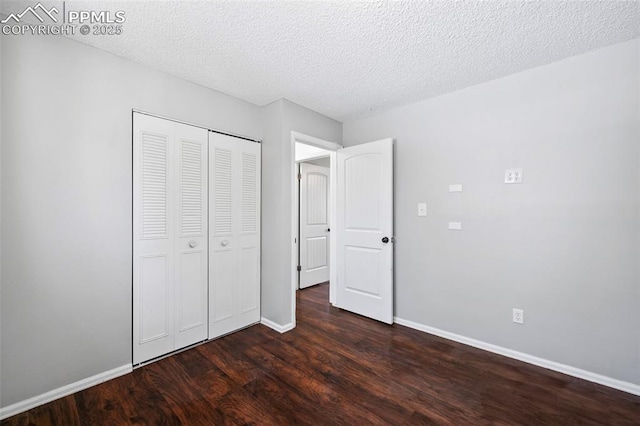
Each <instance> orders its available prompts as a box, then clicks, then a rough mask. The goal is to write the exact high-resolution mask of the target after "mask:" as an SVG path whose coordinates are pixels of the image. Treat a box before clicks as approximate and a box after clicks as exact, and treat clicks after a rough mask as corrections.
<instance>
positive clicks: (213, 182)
mask: <svg viewBox="0 0 640 426" xmlns="http://www.w3.org/2000/svg"><path fill="white" fill-rule="evenodd" d="M259 320H260V144H259V143H255V142H254V141H248V140H245V139H241V138H238V137H233V136H228V135H223V134H220V133H216V132H213V131H209V130H207V129H204V128H201V127H197V126H191V125H187V124H183V123H179V122H176V121H171V120H167V119H163V118H158V117H154V116H151V115H147V114H144V113H138V112H134V114H133V364H134V365H136V364H140V363H143V362H146V361H149V360H151V359H153V358H156V357H159V356H162V355H165V354H167V353H170V352H173V351H175V350H178V349H181V348H184V347H187V346H190V345H192V344H194V343H198V342H201V341H204V340H207V339H210V338H215V337H219V336H221V335H223V334H227V333H230V332H232V331H235V330H237V329H240V328H243V327H246V326H248V325H251V324H254V323H256V322H258V321H259Z"/></svg>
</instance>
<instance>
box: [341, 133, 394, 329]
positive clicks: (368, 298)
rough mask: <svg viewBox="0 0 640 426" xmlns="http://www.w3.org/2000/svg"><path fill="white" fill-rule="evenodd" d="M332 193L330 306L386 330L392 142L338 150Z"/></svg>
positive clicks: (389, 286)
mask: <svg viewBox="0 0 640 426" xmlns="http://www.w3.org/2000/svg"><path fill="white" fill-rule="evenodd" d="M337 192H338V194H337V203H338V205H337V223H336V232H335V238H337V244H336V245H337V251H338V253H337V259H336V263H337V265H336V267H337V277H338V283H337V300H336V305H337V306H338V307H339V308H341V309H345V310H348V311H351V312H355V313H357V314H360V315H364V316H367V317H370V318H373V319H376V320H378V321H382V322H385V323H387V324H392V323H393V140H392V139H384V140H380V141H376V142H370V143H366V144H362V145H356V146H352V147H348V148H344V149H340V150H338V151H337ZM385 241H386V242H385Z"/></svg>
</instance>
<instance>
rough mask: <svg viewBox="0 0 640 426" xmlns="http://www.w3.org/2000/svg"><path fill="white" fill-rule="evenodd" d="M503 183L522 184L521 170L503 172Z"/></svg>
mask: <svg viewBox="0 0 640 426" xmlns="http://www.w3.org/2000/svg"><path fill="white" fill-rule="evenodd" d="M504 183H522V169H507V170H505V171H504Z"/></svg>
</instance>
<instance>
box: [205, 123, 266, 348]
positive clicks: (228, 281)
mask: <svg viewBox="0 0 640 426" xmlns="http://www.w3.org/2000/svg"><path fill="white" fill-rule="evenodd" d="M209 167H210V172H209V227H210V228H209V338H214V337H218V336H221V335H223V334H227V333H230V332H232V331H234V330H238V329H240V328H243V327H246V326H248V325H251V324H254V323H256V322H258V321H260V144H258V143H255V142H249V141H246V140H243V139H239V138H235V137H231V136H226V135H222V134H218V133H213V132H210V133H209Z"/></svg>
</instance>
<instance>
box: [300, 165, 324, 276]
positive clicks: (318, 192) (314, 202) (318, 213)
mask: <svg viewBox="0 0 640 426" xmlns="http://www.w3.org/2000/svg"><path fill="white" fill-rule="evenodd" d="M329 235H330V234H329V168H328V167H322V166H317V165H314V164H308V163H300V288H307V287H310V286H312V285H316V284H319V283H323V282H326V281H329Z"/></svg>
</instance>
